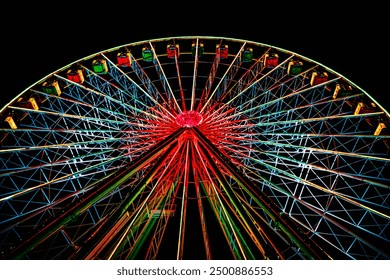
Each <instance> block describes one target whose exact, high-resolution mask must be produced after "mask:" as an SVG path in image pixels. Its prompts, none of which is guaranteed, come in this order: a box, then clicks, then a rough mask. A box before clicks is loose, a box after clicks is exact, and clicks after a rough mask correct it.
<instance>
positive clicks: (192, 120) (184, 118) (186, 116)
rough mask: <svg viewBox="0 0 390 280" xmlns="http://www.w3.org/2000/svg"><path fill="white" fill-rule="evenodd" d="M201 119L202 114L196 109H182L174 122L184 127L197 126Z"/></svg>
mask: <svg viewBox="0 0 390 280" xmlns="http://www.w3.org/2000/svg"><path fill="white" fill-rule="evenodd" d="M202 120H203V117H202V115H201V114H200V113H198V112H196V111H184V112H181V113H180V114H179V115H178V116H177V117H176V123H177V124H178V125H180V126H185V127H192V126H197V125H199V124H200V123H201V122H202Z"/></svg>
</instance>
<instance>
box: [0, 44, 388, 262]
mask: <svg viewBox="0 0 390 280" xmlns="http://www.w3.org/2000/svg"><path fill="white" fill-rule="evenodd" d="M0 113H1V115H0V118H1V129H0V256H1V258H3V259H372V260H373V259H390V203H389V196H390V136H389V135H390V133H389V128H390V116H389V113H388V112H386V110H385V109H384V108H383V107H382V106H381V105H380V104H379V103H378V102H377V101H375V100H374V99H373V98H372V97H371V96H370V95H369V94H368V93H367V92H365V91H364V90H363V89H361V88H359V87H358V86H357V85H356V84H354V83H353V82H351V81H349V80H348V79H347V78H345V77H343V76H342V75H340V74H338V73H336V72H335V71H333V70H331V69H329V68H328V67H326V66H324V65H321V64H320V63H318V62H315V61H313V60H311V59H309V58H306V57H304V56H301V55H299V54H297V53H293V52H290V51H288V50H284V49H281V48H278V47H275V46H271V45H266V44H262V43H257V42H252V41H246V40H240V39H232V38H223V37H208V36H203V37H196V36H192V37H191V36H185V37H184V36H183V37H170V38H160V39H153V40H147V41H141V42H135V43H131V44H127V45H123V46H118V47H115V48H112V49H109V50H106V51H102V52H99V53H96V54H93V55H90V56H88V57H85V58H83V59H80V60H78V61H75V62H73V63H71V64H69V65H67V66H65V67H63V68H62V69H59V70H58V71H56V72H54V73H51V74H50V75H48V76H47V77H45V78H43V79H42V80H40V81H38V82H37V83H35V84H34V85H32V86H31V87H29V88H28V89H26V90H25V91H23V92H22V93H20V94H19V95H18V96H16V97H15V98H14V99H13V100H12V101H11V102H10V103H8V104H7V105H6V106H5V107H4V108H2V110H1V111H0Z"/></svg>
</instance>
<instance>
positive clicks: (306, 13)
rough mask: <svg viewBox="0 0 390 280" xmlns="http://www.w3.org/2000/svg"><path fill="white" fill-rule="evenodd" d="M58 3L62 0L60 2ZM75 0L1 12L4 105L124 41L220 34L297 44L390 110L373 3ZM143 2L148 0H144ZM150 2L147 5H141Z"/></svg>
mask: <svg viewBox="0 0 390 280" xmlns="http://www.w3.org/2000/svg"><path fill="white" fill-rule="evenodd" d="M60 3H61V2H60ZM134 3H135V4H134ZM134 3H133V4H128V5H127V4H124V5H114V4H113V5H112V6H111V9H108V5H109V4H108V3H105V6H97V5H96V4H95V5H91V6H90V8H87V9H85V10H84V9H83V10H82V11H81V10H80V6H79V5H77V3H75V2H64V5H60V4H51V5H50V6H44V7H37V6H31V7H24V8H25V9H26V10H28V11H29V12H28V13H26V14H24V15H22V14H21V13H20V11H19V10H18V9H17V8H16V7H15V8H14V9H13V8H11V9H10V10H9V12H7V11H5V13H8V14H13V15H14V16H13V17H12V16H11V17H9V19H7V20H6V21H4V19H1V21H2V22H1V26H2V28H3V32H2V35H1V36H2V42H3V43H2V44H1V46H2V63H1V65H2V78H1V79H2V84H3V86H4V87H3V90H2V92H1V94H0V97H1V100H0V106H1V107H3V105H5V104H6V103H7V102H9V101H10V100H11V99H12V98H13V97H14V96H16V95H17V94H18V93H20V92H21V91H23V90H24V89H26V88H27V87H29V86H30V85H32V84H33V83H35V82H37V81H39V80H40V79H42V78H43V77H45V76H46V75H49V74H50V73H52V72H54V71H56V70H58V69H59V68H62V67H64V66H66V65H68V64H70V63H72V62H74V61H76V60H79V59H81V58H83V57H85V56H88V55H91V54H94V53H97V52H100V51H103V50H106V49H110V48H113V47H116V46H119V45H123V44H129V43H133V42H137V41H141V40H148V39H155V38H163V37H171V36H196V35H199V36H201V35H204V36H217V37H219V36H221V37H230V38H237V39H244V40H251V41H255V42H259V43H265V44H270V45H273V46H275V47H279V48H283V49H286V50H289V51H293V52H295V53H298V54H300V55H303V56H305V57H307V58H310V59H313V60H315V61H317V62H319V63H321V64H323V65H325V66H327V67H329V68H331V69H332V70H334V71H336V72H338V73H339V74H341V75H342V76H344V77H346V78H347V79H349V80H350V81H352V82H354V83H355V84H357V85H358V86H359V87H361V88H362V89H363V90H365V91H366V92H368V93H369V94H370V95H371V96H372V97H374V99H376V100H377V101H378V102H379V103H380V104H381V105H382V106H383V107H385V108H386V109H387V110H388V111H390V91H389V90H388V88H389V82H390V71H388V68H389V67H390V64H389V50H388V49H389V48H388V45H389V44H388V43H387V38H386V37H388V34H387V32H388V31H387V28H386V24H387V21H388V19H387V18H385V17H384V15H383V14H384V11H385V9H384V8H383V7H379V6H375V7H374V6H373V7H371V6H370V5H368V4H367V5H366V6H362V7H357V6H355V7H348V8H343V9H341V8H340V7H338V6H337V5H334V4H333V3H330V2H326V4H325V3H321V2H318V5H317V6H313V5H312V6H310V5H308V6H306V7H282V6H283V5H282V4H278V3H277V2H274V3H273V4H267V5H266V4H264V3H263V4H261V3H259V2H253V3H251V2H245V3H244V2H243V3H236V6H229V7H227V6H226V5H224V4H227V3H224V2H220V6H218V5H217V6H214V8H211V7H209V6H206V5H204V4H202V5H201V4H200V3H198V2H194V3H191V2H188V4H189V5H190V6H188V7H182V6H177V7H176V8H175V9H173V7H172V6H170V4H169V2H166V5H165V4H164V6H163V7H156V6H147V4H142V3H141V2H140V3H138V4H137V2H134ZM143 3H144V2H143ZM146 7H148V9H146V10H145V9H144V8H146Z"/></svg>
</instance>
